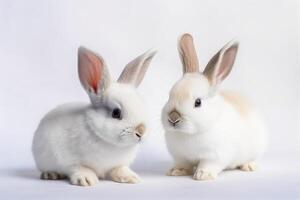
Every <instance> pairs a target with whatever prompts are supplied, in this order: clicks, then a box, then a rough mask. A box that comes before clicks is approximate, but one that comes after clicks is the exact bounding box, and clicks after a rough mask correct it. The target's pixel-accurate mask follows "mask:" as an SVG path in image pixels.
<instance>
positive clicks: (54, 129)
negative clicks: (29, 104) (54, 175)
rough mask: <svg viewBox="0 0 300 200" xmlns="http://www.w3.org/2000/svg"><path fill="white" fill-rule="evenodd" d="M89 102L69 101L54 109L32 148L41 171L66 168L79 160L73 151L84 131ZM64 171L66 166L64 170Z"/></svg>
mask: <svg viewBox="0 0 300 200" xmlns="http://www.w3.org/2000/svg"><path fill="white" fill-rule="evenodd" d="M86 108H87V104H83V103H68V104H64V105H61V106H58V107H57V108H55V109H53V110H52V111H50V112H49V113H48V114H46V116H45V117H44V118H43V119H42V120H41V122H40V124H39V126H38V128H37V130H36V131H35V134H34V139H33V144H32V151H33V155H34V159H35V161H36V164H37V167H38V168H39V169H40V170H41V171H45V170H46V169H47V170H51V169H52V170H56V171H57V169H58V168H59V169H62V167H61V166H64V165H66V164H67V163H71V162H73V161H74V159H76V158H75V157H74V156H75V155H74V153H73V151H76V149H74V148H75V147H76V144H75V143H76V142H77V141H78V139H79V138H80V137H79V135H80V133H82V132H83V130H82V128H83V127H84V126H83V119H84V112H85V110H86ZM62 170H63V169H62Z"/></svg>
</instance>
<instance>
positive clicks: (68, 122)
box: [32, 47, 155, 186]
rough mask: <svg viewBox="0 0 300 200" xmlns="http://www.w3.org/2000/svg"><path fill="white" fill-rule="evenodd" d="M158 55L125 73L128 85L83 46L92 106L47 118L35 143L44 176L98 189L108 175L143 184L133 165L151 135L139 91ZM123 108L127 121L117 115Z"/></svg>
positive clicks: (83, 74)
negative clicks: (147, 132) (113, 77)
mask: <svg viewBox="0 0 300 200" xmlns="http://www.w3.org/2000/svg"><path fill="white" fill-rule="evenodd" d="M154 54H155V53H154V52H152V53H151V54H150V53H148V54H143V55H141V56H139V57H137V58H136V59H135V60H133V61H132V62H131V64H130V65H129V66H126V67H125V69H124V71H125V72H127V71H128V70H130V72H132V73H124V71H123V73H122V74H121V77H122V78H123V79H125V80H126V83H125V82H123V81H118V82H114V81H112V80H110V75H109V72H108V69H107V68H106V66H105V63H104V60H103V58H102V57H101V56H98V55H97V54H95V53H94V52H92V51H90V50H88V49H86V48H83V47H80V48H79V50H78V58H79V64H78V67H79V77H80V81H81V83H82V85H83V87H84V89H85V90H86V91H87V93H88V95H89V96H90V100H91V104H84V103H69V104H65V105H61V106H59V107H57V108H56V109H54V110H52V111H50V112H49V113H48V114H47V115H46V116H45V117H44V118H43V119H42V120H41V122H40V124H39V126H38V128H37V130H36V132H35V135H34V139H33V144H32V152H33V155H34V159H35V162H36V165H37V168H38V169H39V170H40V171H41V172H42V174H41V178H43V179H58V178H60V177H68V178H69V179H70V182H71V183H72V184H75V185H81V186H89V185H94V184H96V183H97V182H98V178H105V177H106V176H110V178H111V179H112V180H114V181H117V182H123V183H136V182H138V181H139V177H138V176H137V175H136V174H135V173H134V172H133V171H131V170H130V169H129V165H130V164H131V163H132V161H133V160H134V158H135V156H136V152H137V147H138V144H139V142H140V141H141V139H142V138H143V136H144V135H145V130H146V128H147V124H146V121H147V120H146V110H145V106H144V103H143V101H142V99H141V97H140V96H139V94H138V93H137V90H136V87H137V86H138V85H139V83H140V82H141V80H142V78H143V77H144V75H145V72H146V70H147V68H148V65H149V62H150V61H151V59H152V57H153V56H154ZM137 77H138V82H136V81H135V80H136V79H137ZM123 79H122V80H123ZM95 83H96V85H95ZM117 109H119V110H121V115H119V116H121V117H116V116H118V115H113V114H112V113H113V111H114V110H117Z"/></svg>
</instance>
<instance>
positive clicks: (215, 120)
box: [162, 34, 267, 180]
mask: <svg viewBox="0 0 300 200" xmlns="http://www.w3.org/2000/svg"><path fill="white" fill-rule="evenodd" d="M178 49H179V54H180V57H181V60H182V64H183V77H182V78H181V79H180V80H179V81H178V82H177V83H176V84H175V85H174V86H173V88H172V89H171V91H170V95H169V100H168V102H167V103H166V105H165V106H164V108H163V111H162V123H163V126H164V129H165V137H166V142H167V147H168V150H169V152H170V154H171V155H172V157H173V159H174V161H175V166H174V168H172V169H171V170H170V171H169V173H168V174H169V175H171V176H180V175H193V178H194V179H195V180H210V179H215V178H216V177H217V175H218V174H219V173H220V172H221V171H222V170H225V169H235V168H239V169H241V170H245V171H252V170H254V169H255V163H254V161H255V160H256V159H257V158H258V157H259V156H261V155H262V153H263V152H264V151H265V148H266V145H267V137H266V131H265V126H264V123H263V120H262V118H261V116H260V115H259V114H258V112H257V111H256V110H255V109H254V108H253V107H251V106H250V105H249V103H248V102H247V100H245V98H243V97H242V96H240V95H239V94H236V93H233V92H225V91H220V90H219V85H220V83H221V82H222V81H223V80H224V79H225V78H226V77H227V75H228V74H229V73H230V71H231V69H232V66H233V64H234V61H235V57H236V54H237V51H238V43H237V42H229V43H228V44H226V45H225V46H224V47H223V48H222V49H221V50H220V51H219V52H218V53H217V54H216V55H215V56H213V58H212V59H211V60H210V61H209V63H208V64H207V66H206V68H205V70H204V71H203V72H199V64H198V58H197V55H196V51H195V48H194V44H193V38H192V36H191V35H189V34H184V35H183V36H182V37H181V38H180V40H179V45H178Z"/></svg>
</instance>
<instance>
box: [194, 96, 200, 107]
mask: <svg viewBox="0 0 300 200" xmlns="http://www.w3.org/2000/svg"><path fill="white" fill-rule="evenodd" d="M200 106H201V99H200V98H197V99H196V100H195V108H196V107H200Z"/></svg>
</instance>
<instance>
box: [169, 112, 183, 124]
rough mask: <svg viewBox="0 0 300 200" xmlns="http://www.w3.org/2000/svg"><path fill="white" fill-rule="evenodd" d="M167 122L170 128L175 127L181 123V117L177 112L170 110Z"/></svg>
mask: <svg viewBox="0 0 300 200" xmlns="http://www.w3.org/2000/svg"><path fill="white" fill-rule="evenodd" d="M168 121H169V123H170V124H171V125H172V126H174V127H175V126H176V125H177V124H178V123H179V122H181V121H182V118H181V115H180V113H179V112H178V111H177V110H172V111H171V112H170V113H169V115H168Z"/></svg>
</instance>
